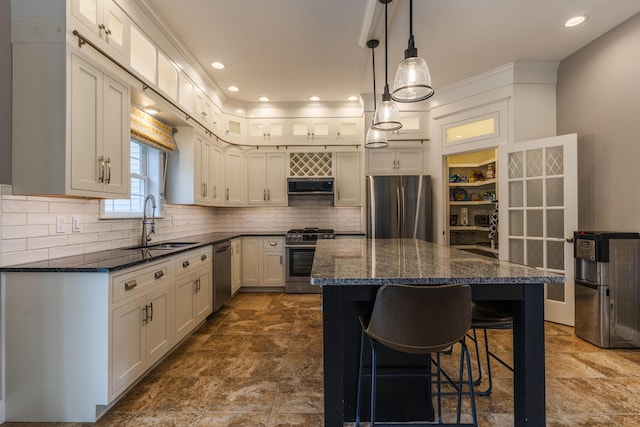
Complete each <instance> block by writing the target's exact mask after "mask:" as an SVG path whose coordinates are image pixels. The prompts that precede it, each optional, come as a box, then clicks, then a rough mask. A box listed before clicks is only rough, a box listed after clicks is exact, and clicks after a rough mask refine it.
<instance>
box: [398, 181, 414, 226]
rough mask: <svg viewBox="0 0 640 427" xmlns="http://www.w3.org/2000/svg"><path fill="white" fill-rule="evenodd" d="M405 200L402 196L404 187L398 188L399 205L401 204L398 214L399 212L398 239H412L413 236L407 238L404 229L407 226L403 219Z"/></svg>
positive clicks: (403, 195)
mask: <svg viewBox="0 0 640 427" xmlns="http://www.w3.org/2000/svg"><path fill="white" fill-rule="evenodd" d="M405 200H406V199H405V194H404V187H400V203H401V206H400V212H401V215H402V216H401V217H400V232H401V234H400V237H401V238H402V237H413V236H407V229H406V227H407V224H406V221H405V218H404V216H405V206H404V202H405Z"/></svg>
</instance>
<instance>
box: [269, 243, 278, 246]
mask: <svg viewBox="0 0 640 427" xmlns="http://www.w3.org/2000/svg"><path fill="white" fill-rule="evenodd" d="M269 246H278V242H269Z"/></svg>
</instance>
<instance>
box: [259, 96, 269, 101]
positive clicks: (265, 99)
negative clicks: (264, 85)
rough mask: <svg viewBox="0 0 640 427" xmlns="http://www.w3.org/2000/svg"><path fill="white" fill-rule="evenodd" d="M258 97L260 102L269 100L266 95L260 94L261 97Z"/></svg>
mask: <svg viewBox="0 0 640 427" xmlns="http://www.w3.org/2000/svg"><path fill="white" fill-rule="evenodd" d="M258 99H259V100H260V101H262V102H267V101H268V100H269V98H268V97H266V96H261V97H260V98H258Z"/></svg>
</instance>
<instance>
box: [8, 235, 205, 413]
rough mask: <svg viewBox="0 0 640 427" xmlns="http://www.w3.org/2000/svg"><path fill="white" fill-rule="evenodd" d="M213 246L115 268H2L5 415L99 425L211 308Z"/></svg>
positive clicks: (203, 318) (202, 319)
mask: <svg viewBox="0 0 640 427" xmlns="http://www.w3.org/2000/svg"><path fill="white" fill-rule="evenodd" d="M212 269H213V263H212V247H211V246H204V247H201V248H197V249H193V250H190V251H186V252H182V253H179V254H176V255H174V256H171V257H167V258H162V259H161V260H158V261H152V262H149V263H145V264H141V265H138V266H134V267H130V268H127V269H123V270H118V271H114V272H111V273H109V272H65V271H62V272H56V271H50V272H47V271H42V272H40V271H38V272H5V273H2V276H3V277H2V283H3V292H4V294H3V301H2V310H3V314H4V321H6V324H8V325H11V328H8V329H7V330H6V331H5V358H4V362H5V363H4V365H5V372H7V375H6V377H5V387H6V390H7V391H10V392H8V393H7V394H6V395H5V413H6V420H7V421H15V422H20V421H25V422H83V423H84V422H95V421H96V419H97V418H98V417H99V416H100V415H101V413H102V412H104V410H105V408H107V407H108V406H109V405H110V404H112V403H113V402H114V401H115V400H116V399H118V398H119V397H120V396H121V395H122V394H123V393H124V392H126V390H127V389H128V388H129V387H130V386H131V385H132V384H134V383H135V382H136V381H137V380H138V379H140V377H141V376H142V375H144V374H145V373H146V372H147V371H148V370H149V369H150V368H151V367H153V366H154V365H155V364H156V363H157V362H158V361H159V360H160V359H161V358H162V357H163V356H164V355H166V354H167V352H169V351H170V350H171V348H173V347H174V346H175V345H176V344H178V343H179V342H180V340H181V339H183V338H184V337H186V336H187V335H188V334H189V333H190V332H192V331H193V330H194V329H195V328H196V327H197V326H198V325H199V324H200V323H201V322H202V321H204V320H205V319H206V317H207V316H208V315H209V314H210V313H211V312H212V299H211V298H212V287H213V281H212V274H213V272H212Z"/></svg>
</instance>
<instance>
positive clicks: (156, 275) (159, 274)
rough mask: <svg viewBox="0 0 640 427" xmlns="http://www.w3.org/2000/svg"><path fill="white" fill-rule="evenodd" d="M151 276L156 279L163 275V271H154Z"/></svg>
mask: <svg viewBox="0 0 640 427" xmlns="http://www.w3.org/2000/svg"><path fill="white" fill-rule="evenodd" d="M153 277H155V278H156V280H158V279H159V278H161V277H164V271H162V270H159V271H156V272H155V274H154V275H153Z"/></svg>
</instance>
